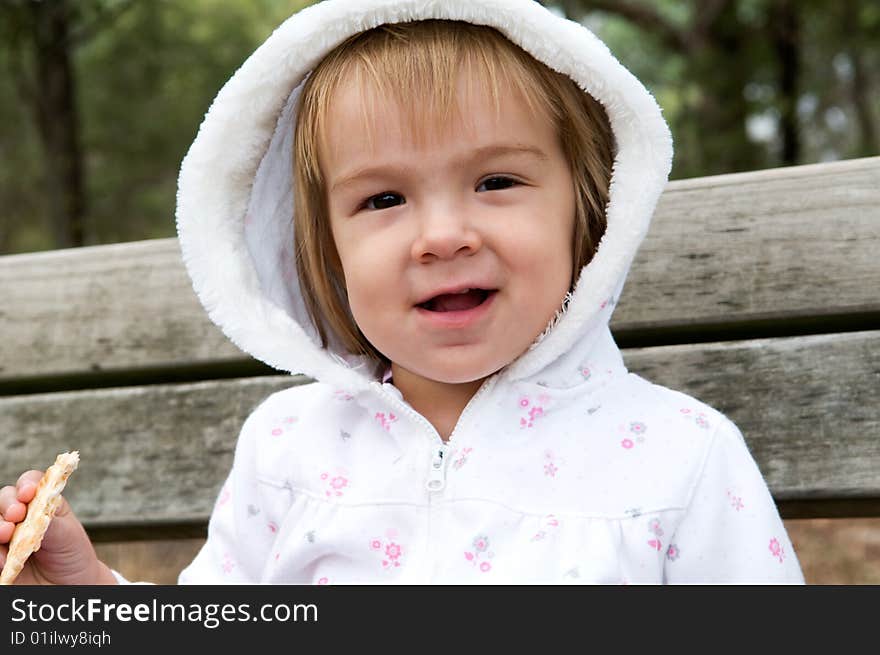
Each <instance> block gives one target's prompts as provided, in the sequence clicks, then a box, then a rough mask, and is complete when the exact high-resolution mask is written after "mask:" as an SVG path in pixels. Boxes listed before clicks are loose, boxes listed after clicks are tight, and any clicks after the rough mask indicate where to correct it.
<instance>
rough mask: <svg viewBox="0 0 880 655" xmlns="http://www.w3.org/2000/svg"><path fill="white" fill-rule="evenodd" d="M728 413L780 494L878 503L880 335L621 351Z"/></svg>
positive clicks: (655, 376)
mask: <svg viewBox="0 0 880 655" xmlns="http://www.w3.org/2000/svg"><path fill="white" fill-rule="evenodd" d="M624 356H625V358H626V362H627V365H628V367H629V368H630V370H631V371H633V372H635V373H639V374H640V375H642V376H643V377H645V378H647V379H649V380H651V381H652V382H656V383H658V384H662V385H664V386H668V387H670V388H673V389H680V390H682V391H685V392H686V393H689V394H691V395H693V396H695V397H697V398H699V399H701V400H703V401H705V402H707V403H709V404H710V405H712V406H713V407H715V408H717V409H719V410H721V411H722V412H724V413H725V414H727V416H729V417H730V418H731V419H732V420H733V421H734V422H735V423H736V424H737V425H738V426H739V428H740V430H741V431H742V432H743V435H744V436H745V437H746V440H747V442H748V444H749V447H750V449H751V451H752V454H753V455H754V456H755V459H756V460H757V461H758V463H759V466H760V468H761V470H762V472H763V473H764V475H765V477H766V478H767V480H768V483H769V484H770V487H771V490H772V491H773V492H774V496H775V497H776V498H777V499H780V500H809V499H818V498H828V499H845V498H858V497H860V496H861V497H870V496H872V495H873V497H874V498H878V499H880V331H868V332H851V333H847V334H829V335H815V336H807V337H793V338H787V339H755V340H746V341H739V342H730V343H715V344H705V345H698V344H691V345H681V346H665V347H657V348H638V349H631V350H626V351H624Z"/></svg>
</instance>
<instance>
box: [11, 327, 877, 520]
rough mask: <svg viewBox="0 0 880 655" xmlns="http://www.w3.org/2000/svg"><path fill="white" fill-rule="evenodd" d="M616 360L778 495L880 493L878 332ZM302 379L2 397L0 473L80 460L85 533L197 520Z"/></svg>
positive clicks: (78, 494)
mask: <svg viewBox="0 0 880 655" xmlns="http://www.w3.org/2000/svg"><path fill="white" fill-rule="evenodd" d="M624 355H625V358H626V361H627V363H628V365H629V366H630V367H631V370H633V371H634V372H638V373H640V374H642V375H644V376H645V377H647V378H648V379H650V380H652V381H654V382H657V383H660V384H665V385H667V386H670V387H672V388H676V389H680V390H682V391H685V392H687V393H690V394H692V395H694V396H696V397H697V398H700V399H701V400H704V401H705V402H707V403H709V404H710V405H712V406H714V407H717V408H718V409H720V410H721V411H723V412H725V413H726V414H727V415H728V416H730V417H731V419H733V420H734V421H735V422H736V423H737V424H738V425H739V426H740V428H741V429H742V431H743V433H744V434H745V436H746V439H747V441H748V443H749V445H750V448H751V449H752V452H753V454H754V455H755V458H756V460H757V461H758V463H759V466H760V467H761V469H762V471H763V472H764V474H765V476H766V478H767V480H768V484H769V485H770V488H771V490H772V491H773V493H774V495H775V497H776V498H777V499H780V500H783V501H791V502H795V501H797V502H803V503H806V504H809V503H811V502H819V501H821V500H822V499H836V500H837V501H840V500H844V501H846V500H849V501H852V502H854V503H855V502H858V501H866V500H867V501H871V502H873V501H876V500H877V499H880V438H878V437H880V397H878V391H880V331H871V332H860V333H859V332H854V333H847V334H838V335H821V336H810V337H794V338H787V339H764V340H752V341H743V342H737V343H712V344H700V345H687V346H665V347H655V348H643V349H635V350H629V351H625V353H624ZM301 381H302V379H301V378H292V377H284V376H282V377H264V378H249V379H240V380H223V381H213V382H202V383H196V384H184V385H151V386H145V387H129V388H124V389H102V390H92V391H79V392H62V393H51V394H39V395H33V396H10V397H7V398H2V399H0V450H2V452H3V453H4V457H3V459H2V461H0V480H6V481H12V480H14V479H15V478H16V477H17V476H18V474H19V473H20V472H21V471H23V470H25V469H28V468H32V467H34V466H39V465H44V464H45V463H46V462H48V461H50V460H51V459H52V458H54V455H55V453H56V452H58V451H60V450H64V449H68V448H73V447H76V448H79V449H80V451H81V452H82V453H83V455H82V463H81V465H80V470H78V471H77V473H76V476H77V478H76V480H75V484H71V486H70V490H69V492H68V497H69V498H70V500H71V502H72V503H73V504H74V508H75V510H76V511H77V514H78V515H79V516H80V518H81V519H83V520H84V521H86V523H87V524H88V525H89V526H90V527H93V528H96V529H100V528H102V526H108V525H129V526H138V525H155V524H169V523H170V524H175V523H182V522H199V521H204V520H205V519H206V518H207V516H208V514H209V512H210V509H211V506H212V504H213V501H214V499H215V497H216V494H217V491H218V489H219V485H220V484H221V482H222V480H223V478H224V477H225V475H226V473H227V471H228V468H229V465H230V462H231V456H232V452H233V446H234V442H235V439H236V437H237V434H238V431H239V428H240V425H241V423H242V422H243V420H244V418H245V417H246V416H247V414H248V413H249V412H250V411H251V409H252V408H253V407H254V406H256V405H257V404H258V402H259V401H260V399H261V398H263V397H265V396H267V395H268V394H269V393H271V392H272V391H274V390H276V389H280V388H284V387H286V386H289V385H291V384H292V383H297V382H301ZM847 511H848V510H846V509H845V508H844V509H843V510H842V511H840V510H839V511H838V512H837V513H838V514H839V513H846V512H847ZM858 513H861V512H858ZM801 514H802V515H803V513H801Z"/></svg>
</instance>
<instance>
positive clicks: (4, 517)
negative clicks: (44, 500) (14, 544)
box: [0, 471, 43, 543]
mask: <svg viewBox="0 0 880 655" xmlns="http://www.w3.org/2000/svg"><path fill="white" fill-rule="evenodd" d="M41 477H43V473H42V471H26V472H25V473H22V474H21V475H20V476H19V478H18V482H16V483H15V486H12V485H11V484H9V485H6V486H5V487H3V488H2V489H0V521H8V522H11V523H19V522H21V521H23V520H24V517H25V516H26V515H27V503H29V502H31V501H32V500H33V499H34V494H36V492H37V485H38V484H39V482H40V478H41ZM8 529H9V528H8V527H3V526H0V543H6V541H9V539H8V538H6V539H3V536H4V535H5V530H8Z"/></svg>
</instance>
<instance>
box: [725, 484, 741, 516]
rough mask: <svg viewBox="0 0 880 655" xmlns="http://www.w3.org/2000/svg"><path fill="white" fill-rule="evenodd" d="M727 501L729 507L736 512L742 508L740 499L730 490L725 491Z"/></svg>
mask: <svg viewBox="0 0 880 655" xmlns="http://www.w3.org/2000/svg"><path fill="white" fill-rule="evenodd" d="M727 499H728V500H729V501H730V506H731V507H733V509H735V510H736V511H737V512H738V511H740V510H741V509H742V508H743V507H744V505H743V501H742V498H741V497H740V496H737V495H736V494H734V493H733V491H731V490H730V489H728V490H727Z"/></svg>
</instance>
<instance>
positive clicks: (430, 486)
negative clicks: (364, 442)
mask: <svg viewBox="0 0 880 655" xmlns="http://www.w3.org/2000/svg"><path fill="white" fill-rule="evenodd" d="M496 377H497V376H492V377H491V378H490V379H489V380H487V381H486V382H484V383H483V384H482V385H481V386H480V388H479V389H477V392H476V393H475V394H474V395H473V396H472V397H471V399H470V400H469V401H468V403H467V405H465V406H464V409H463V410H462V412H461V416H459V417H458V421H456V423H455V427H454V428H453V429H452V432H451V433H450V435H449V439H448V440H447V441H446V442H444V441H443V439H441V438H440V433H439V432H437V430H436V429H435V428H434V426H433V425H431V423H430V422H429V421H428V419H426V418H425V417H424V416H422V415H421V414H419V413H418V412H417V411H415V410H414V409H412V408H411V407H410V406H409V405H408V404H406V403H405V402H404V401H403V400H401V399H400V398H398V397H397V396H395V395H394V394H392V393H391V392H389V391H385V390H384V389H382V387H381V386H380V387H379V390H380V393H381V394H382V395H383V396H385V397H386V398H387V399H389V400H390V401H391V402H392V403H393V404H395V405H397V407H398V408H399V409H400V410H401V412H403V413H405V414H408V415H409V416H410V417H411V418H412V419H414V420H415V421H416V422H417V423H420V424H422V425H423V426H424V427H425V428H426V429H427V431H428V434H430V435H433V437H434V439H433V440H434V442H435V444H434V447H433V448H432V449H431V462H430V464H429V465H428V479H427V482H426V483H425V487H426V488H427V490H428V491H429V492H434V493H436V492H440V491H443V489H444V488H445V487H446V468H447V466H448V465H447V460H448V459H449V458H448V457H447V456H446V455H447V454H448V453H449V451H450V450H451V449H452V440H453V438H454V437H455V435H456V434H457V432H458V429H459V426H461V424H462V423H464V419H465V417H466V416H467V415H468V413H469V412H470V411H471V410H472V408H473V406H474V404H475V403H476V400H477V399H478V398H479V397H480V396H482V395H484V394H485V393H487V392H488V391H489V389H490V388H491V387H493V386H494V385H495V379H496Z"/></svg>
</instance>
